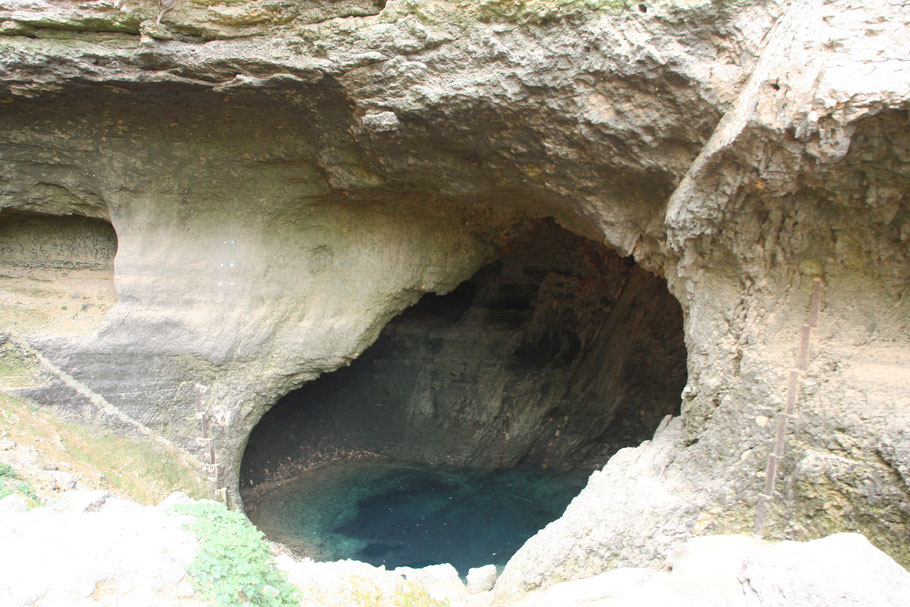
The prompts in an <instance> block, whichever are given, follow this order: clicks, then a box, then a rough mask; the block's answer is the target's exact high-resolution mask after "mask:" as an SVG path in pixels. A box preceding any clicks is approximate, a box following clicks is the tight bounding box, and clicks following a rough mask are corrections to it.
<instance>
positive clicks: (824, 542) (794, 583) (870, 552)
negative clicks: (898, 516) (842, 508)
mask: <svg viewBox="0 0 910 607" xmlns="http://www.w3.org/2000/svg"><path fill="white" fill-rule="evenodd" d="M740 580H741V581H742V583H743V587H744V589H745V591H746V594H747V596H748V597H749V598H750V599H751V600H753V601H754V604H757V605H761V607H795V606H800V605H806V606H812V605H819V606H822V605H823V606H824V607H897V606H903V605H910V572H907V571H906V570H905V569H904V568H903V567H901V566H900V565H898V564H897V563H896V562H895V561H894V560H893V559H892V558H891V557H889V556H888V555H887V554H885V553H884V552H882V551H881V550H879V549H878V548H876V547H875V546H873V545H872V544H871V543H870V542H869V540H867V539H866V538H865V537H863V536H862V535H859V534H858V533H837V534H835V535H831V536H828V537H826V538H822V539H819V540H813V541H811V542H805V543H802V542H781V543H780V544H776V545H773V546H768V547H766V548H762V549H760V550H757V551H755V552H754V553H753V554H752V555H751V556H749V557H748V558H746V560H745V564H744V565H743V569H742V573H741V574H740Z"/></svg>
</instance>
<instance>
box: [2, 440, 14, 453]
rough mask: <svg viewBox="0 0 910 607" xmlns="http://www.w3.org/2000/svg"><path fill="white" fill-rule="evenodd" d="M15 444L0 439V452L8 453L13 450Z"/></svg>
mask: <svg viewBox="0 0 910 607" xmlns="http://www.w3.org/2000/svg"><path fill="white" fill-rule="evenodd" d="M15 448H16V443H15V442H14V441H11V440H9V439H6V438H4V439H0V451H9V450H10V449H15Z"/></svg>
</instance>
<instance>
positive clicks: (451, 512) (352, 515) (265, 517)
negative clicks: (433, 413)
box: [254, 462, 587, 575]
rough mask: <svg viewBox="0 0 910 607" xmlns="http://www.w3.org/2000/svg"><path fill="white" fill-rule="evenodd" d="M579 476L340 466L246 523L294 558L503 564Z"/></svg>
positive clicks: (287, 489)
mask: <svg viewBox="0 0 910 607" xmlns="http://www.w3.org/2000/svg"><path fill="white" fill-rule="evenodd" d="M586 476H587V475H586V474H585V473H571V474H566V473H556V472H548V471H544V470H540V469H538V468H532V467H518V468H513V469H509V470H499V471H490V470H477V469H460V468H445V467H443V468H439V467H429V466H418V465H405V464H394V463H377V462H369V463H363V462H361V463H346V464H338V465H334V466H328V467H326V468H322V469H320V470H316V471H313V472H310V473H307V474H305V475H303V476H301V477H299V478H298V479H296V480H294V481H292V482H289V483H286V484H284V485H283V486H282V487H280V488H278V489H276V490H275V491H273V492H272V493H270V494H269V495H266V496H264V497H263V498H262V499H261V501H260V502H259V503H258V504H257V505H256V508H255V512H256V515H255V516H254V519H255V522H256V523H257V525H259V526H260V528H262V529H263V531H264V532H265V533H266V534H267V535H269V536H270V537H271V538H272V539H274V540H276V541H280V542H282V543H284V544H286V545H288V546H290V547H291V548H292V549H293V550H295V552H297V553H298V554H300V555H301V556H309V557H311V558H316V559H319V560H337V559H356V560H360V561H365V562H367V563H371V564H373V565H377V566H378V565H385V566H386V567H387V568H390V569H391V568H395V567H402V566H406V567H424V566H427V565H434V564H438V563H451V564H452V565H454V566H455V568H456V569H457V570H458V571H459V573H460V574H461V575H465V574H466V573H467V570H468V569H469V568H471V567H477V566H480V565H485V564H488V563H493V564H497V565H504V564H505V562H506V561H507V560H508V559H509V557H511V556H512V555H513V554H514V553H515V551H517V550H518V548H519V547H520V546H521V545H522V544H523V543H524V542H525V541H526V540H527V539H528V538H530V537H531V536H532V535H534V534H535V533H536V532H537V531H538V530H540V529H541V528H542V527H544V526H545V525H546V524H547V523H549V522H551V521H553V520H555V519H556V518H558V517H559V516H561V515H562V513H563V511H564V510H565V508H566V506H567V505H568V504H569V502H570V501H571V500H572V498H573V497H575V495H577V494H578V492H579V491H580V490H581V488H582V487H583V486H584V484H585V481H586Z"/></svg>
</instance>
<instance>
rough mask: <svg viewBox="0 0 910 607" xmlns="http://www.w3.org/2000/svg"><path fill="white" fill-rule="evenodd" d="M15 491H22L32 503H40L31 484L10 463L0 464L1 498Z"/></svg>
mask: <svg viewBox="0 0 910 607" xmlns="http://www.w3.org/2000/svg"><path fill="white" fill-rule="evenodd" d="M13 493H21V494H22V495H24V496H25V497H27V498H28V499H29V500H30V501H31V502H32V503H33V505H34V504H39V503H40V500H39V499H38V496H37V495H35V491H34V489H32V486H31V484H30V483H29V482H28V481H27V480H24V479H23V478H22V477H21V476H19V475H18V474H17V473H16V471H15V470H13V469H12V467H11V466H10V465H9V464H0V499H3V498H4V497H6V496H7V495H12V494H13Z"/></svg>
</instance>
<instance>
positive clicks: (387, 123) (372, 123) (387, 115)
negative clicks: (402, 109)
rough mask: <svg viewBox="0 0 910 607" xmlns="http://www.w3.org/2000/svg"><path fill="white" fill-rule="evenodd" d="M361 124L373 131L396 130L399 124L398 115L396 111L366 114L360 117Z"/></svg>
mask: <svg viewBox="0 0 910 607" xmlns="http://www.w3.org/2000/svg"><path fill="white" fill-rule="evenodd" d="M360 122H361V124H363V126H364V127H365V128H367V129H369V130H371V131H374V132H377V133H383V132H386V131H394V130H396V129H397V128H398V126H399V124H400V123H399V120H398V116H396V115H395V112H377V113H375V114H366V115H365V116H364V117H363V118H361V119H360Z"/></svg>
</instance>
